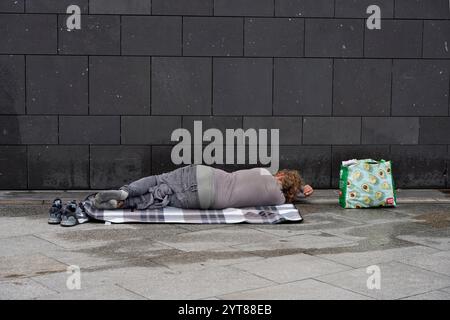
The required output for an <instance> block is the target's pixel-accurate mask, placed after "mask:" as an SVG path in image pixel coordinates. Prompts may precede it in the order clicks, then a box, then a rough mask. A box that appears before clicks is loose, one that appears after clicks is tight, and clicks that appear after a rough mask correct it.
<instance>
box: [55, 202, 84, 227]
mask: <svg viewBox="0 0 450 320" xmlns="http://www.w3.org/2000/svg"><path fill="white" fill-rule="evenodd" d="M88 221H89V217H88V216H87V214H86V213H85V212H84V208H83V204H82V203H80V204H77V202H76V201H75V200H73V201H71V202H69V203H68V204H67V205H66V207H65V209H64V212H63V214H62V215H61V223H60V224H61V226H63V227H73V226H76V225H77V224H80V223H85V222H88Z"/></svg>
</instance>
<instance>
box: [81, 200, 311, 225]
mask: <svg viewBox="0 0 450 320" xmlns="http://www.w3.org/2000/svg"><path fill="white" fill-rule="evenodd" d="M92 198H93V195H91V196H89V197H88V198H87V199H86V200H85V201H84V202H83V206H84V210H85V212H86V214H87V215H88V216H90V217H91V218H93V219H96V220H102V221H109V222H112V223H127V222H138V223H204V224H215V223H269V224H275V223H283V222H302V221H303V218H302V216H301V215H300V212H299V211H298V209H297V208H296V207H295V206H294V205H293V204H283V205H279V206H264V207H251V208H240V209H237V208H227V209H222V210H200V209H180V208H174V207H164V208H161V209H149V210H130V209H116V210H100V209H97V208H95V207H94V206H93V201H92Z"/></svg>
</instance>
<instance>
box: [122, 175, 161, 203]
mask: <svg viewBox="0 0 450 320" xmlns="http://www.w3.org/2000/svg"><path fill="white" fill-rule="evenodd" d="M156 177H157V176H156V175H155V176H148V177H145V178H141V179H139V180H136V181H133V182H131V183H130V184H128V185H124V186H123V187H121V188H120V190H121V191H125V192H126V193H127V196H128V197H137V196H140V195H143V194H146V193H148V190H149V189H150V188H151V187H154V186H156V185H157V184H158V180H157V178H156ZM118 200H125V199H118Z"/></svg>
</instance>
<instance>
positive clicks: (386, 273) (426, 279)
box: [318, 262, 450, 299]
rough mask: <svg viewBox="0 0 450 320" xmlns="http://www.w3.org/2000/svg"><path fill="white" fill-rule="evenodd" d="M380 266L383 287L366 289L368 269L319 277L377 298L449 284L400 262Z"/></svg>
mask: <svg viewBox="0 0 450 320" xmlns="http://www.w3.org/2000/svg"><path fill="white" fill-rule="evenodd" d="M378 266H379V268H380V273H381V287H380V289H368V288H367V280H368V279H369V277H370V275H371V274H369V273H366V268H360V269H355V270H349V271H344V272H339V273H335V274H332V275H327V276H322V277H319V278H318V279H319V280H320V281H323V282H326V283H329V284H332V285H335V286H338V287H341V288H344V289H347V290H351V291H353V292H357V293H360V294H364V295H368V296H371V297H373V298H377V299H400V298H404V297H409V296H411V295H417V294H421V293H425V292H428V291H431V290H436V289H441V288H445V287H448V285H449V284H450V277H446V276H443V275H439V274H437V273H434V272H429V271H426V270H423V269H419V268H415V267H412V266H408V265H405V264H402V263H399V262H389V263H383V264H379V265H378Z"/></svg>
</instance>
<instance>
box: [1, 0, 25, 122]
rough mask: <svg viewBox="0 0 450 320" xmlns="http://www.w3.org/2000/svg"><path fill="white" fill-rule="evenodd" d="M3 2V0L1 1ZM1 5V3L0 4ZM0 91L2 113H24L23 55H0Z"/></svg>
mask: <svg viewBox="0 0 450 320" xmlns="http://www.w3.org/2000/svg"><path fill="white" fill-rule="evenodd" d="M2 4H4V1H3V2H2ZM0 6H1V5H0ZM0 70H2V71H1V73H0V79H1V81H2V83H3V86H2V87H3V88H2V92H1V93H0V104H1V106H2V109H1V111H0V112H1V113H2V114H23V113H25V57H24V56H20V55H8V56H6V55H4V56H0Z"/></svg>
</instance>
